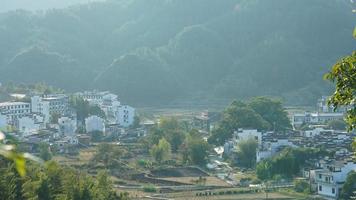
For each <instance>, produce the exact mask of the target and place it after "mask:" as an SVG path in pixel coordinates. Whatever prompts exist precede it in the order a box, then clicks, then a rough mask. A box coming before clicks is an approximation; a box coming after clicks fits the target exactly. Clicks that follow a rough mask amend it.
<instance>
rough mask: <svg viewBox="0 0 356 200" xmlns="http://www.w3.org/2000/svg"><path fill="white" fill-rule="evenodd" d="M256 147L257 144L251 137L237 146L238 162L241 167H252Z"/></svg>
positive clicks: (254, 160) (254, 161)
mask: <svg viewBox="0 0 356 200" xmlns="http://www.w3.org/2000/svg"><path fill="white" fill-rule="evenodd" d="M257 146H258V142H257V141H256V140H255V139H254V138H252V137H251V138H248V139H247V140H242V141H240V142H239V143H238V144H237V149H238V151H237V156H238V161H239V163H240V164H241V165H242V166H244V167H253V166H254V165H255V163H256V149H257Z"/></svg>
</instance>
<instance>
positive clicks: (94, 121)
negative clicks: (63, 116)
mask: <svg viewBox="0 0 356 200" xmlns="http://www.w3.org/2000/svg"><path fill="white" fill-rule="evenodd" d="M85 130H86V131H87V133H90V132H93V131H100V132H103V133H104V132H105V120H104V119H103V118H101V117H98V116H90V117H87V118H86V119H85Z"/></svg>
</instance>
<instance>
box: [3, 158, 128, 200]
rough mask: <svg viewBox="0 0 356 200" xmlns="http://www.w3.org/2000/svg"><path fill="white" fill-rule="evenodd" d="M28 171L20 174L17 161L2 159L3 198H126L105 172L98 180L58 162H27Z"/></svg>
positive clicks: (107, 199)
mask: <svg viewBox="0 0 356 200" xmlns="http://www.w3.org/2000/svg"><path fill="white" fill-rule="evenodd" d="M27 165H28V167H27V174H26V176H24V177H20V176H19V174H18V173H17V172H16V170H15V168H14V166H13V164H11V163H10V162H9V161H6V160H4V159H2V158H0V199H4V200H5V199H6V200H25V199H34V200H65V199H66V200H91V199H92V200H94V199H98V200H125V199H128V198H127V196H126V195H123V194H120V195H118V194H116V192H115V191H114V189H113V185H112V182H111V181H110V178H109V177H108V175H107V174H106V173H105V172H99V173H98V175H97V177H96V179H94V178H92V177H90V176H88V175H87V174H85V173H82V172H79V171H77V170H74V169H72V168H69V167H62V166H60V165H58V164H57V163H56V162H54V161H50V162H48V163H46V164H45V165H44V166H40V165H38V164H36V163H28V164H27Z"/></svg>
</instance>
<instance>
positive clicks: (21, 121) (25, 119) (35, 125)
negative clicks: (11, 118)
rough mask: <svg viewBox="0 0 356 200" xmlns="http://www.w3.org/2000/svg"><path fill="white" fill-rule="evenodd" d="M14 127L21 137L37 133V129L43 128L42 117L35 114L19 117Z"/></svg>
mask: <svg viewBox="0 0 356 200" xmlns="http://www.w3.org/2000/svg"><path fill="white" fill-rule="evenodd" d="M16 128H17V129H18V131H19V132H20V133H21V134H22V136H23V137H27V136H31V135H34V134H37V133H38V131H39V130H41V129H44V128H45V126H44V117H43V116H40V115H36V114H32V115H31V114H29V115H26V116H22V117H19V118H18V119H17V120H16Z"/></svg>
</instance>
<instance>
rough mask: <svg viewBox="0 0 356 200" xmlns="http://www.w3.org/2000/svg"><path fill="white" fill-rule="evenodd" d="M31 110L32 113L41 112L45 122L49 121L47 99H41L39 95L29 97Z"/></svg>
mask: <svg viewBox="0 0 356 200" xmlns="http://www.w3.org/2000/svg"><path fill="white" fill-rule="evenodd" d="M31 111H32V113H38V114H42V115H43V116H44V118H45V122H46V123H49V120H50V117H51V114H50V112H49V102H48V101H42V97H40V96H33V97H31Z"/></svg>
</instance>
